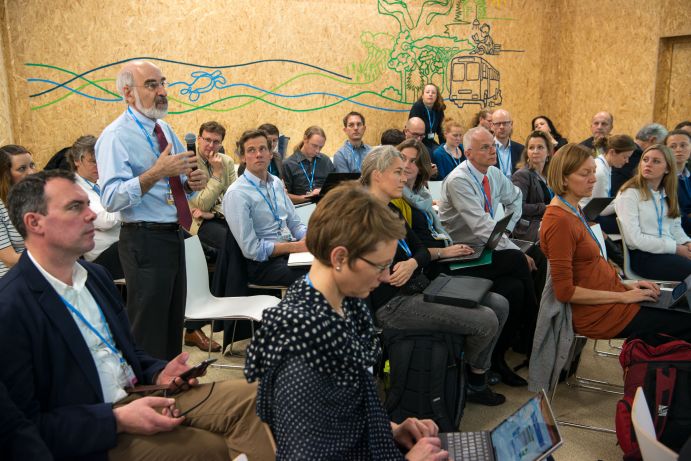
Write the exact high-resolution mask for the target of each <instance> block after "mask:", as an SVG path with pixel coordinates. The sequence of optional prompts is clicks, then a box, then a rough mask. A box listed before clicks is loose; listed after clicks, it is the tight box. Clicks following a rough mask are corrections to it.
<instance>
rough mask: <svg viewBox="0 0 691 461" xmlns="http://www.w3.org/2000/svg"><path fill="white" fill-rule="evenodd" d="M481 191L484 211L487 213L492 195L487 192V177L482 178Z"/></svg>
mask: <svg viewBox="0 0 691 461" xmlns="http://www.w3.org/2000/svg"><path fill="white" fill-rule="evenodd" d="M482 189H483V190H484V191H485V211H489V209H490V207H491V206H492V193H491V191H490V190H489V179H487V175H485V176H483V177H482Z"/></svg>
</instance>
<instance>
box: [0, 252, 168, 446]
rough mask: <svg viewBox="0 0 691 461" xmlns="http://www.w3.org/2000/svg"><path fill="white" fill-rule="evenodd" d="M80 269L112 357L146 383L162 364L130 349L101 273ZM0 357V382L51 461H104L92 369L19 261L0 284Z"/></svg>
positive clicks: (60, 313) (109, 441)
mask: <svg viewBox="0 0 691 461" xmlns="http://www.w3.org/2000/svg"><path fill="white" fill-rule="evenodd" d="M79 263H80V264H82V266H84V267H85V268H86V270H87V271H88V273H89V275H88V278H87V282H86V286H87V288H88V290H89V292H90V293H91V294H92V296H93V297H94V299H95V300H96V302H97V303H98V305H99V306H101V309H102V311H103V314H104V316H105V318H106V321H107V322H108V325H109V327H110V330H111V333H112V335H113V339H114V340H115V342H116V344H117V347H118V349H120V351H122V354H123V356H124V357H125V359H126V360H127V362H128V363H129V364H130V365H131V366H132V369H133V370H134V373H135V374H136V376H137V379H138V380H139V383H140V384H148V383H151V382H152V381H153V378H154V376H155V375H156V374H157V373H158V372H159V371H160V370H161V369H162V368H163V367H164V366H165V365H166V362H165V361H162V360H158V359H154V358H153V357H150V356H149V355H147V354H146V353H145V352H143V351H142V350H140V349H137V347H136V346H135V344H134V338H133V337H132V333H131V331H130V324H129V320H128V318H127V314H126V312H125V309H124V307H123V304H122V299H121V298H120V295H119V294H118V292H117V290H116V288H115V286H114V285H113V281H112V280H111V278H110V276H109V274H108V273H107V271H106V270H105V269H103V268H102V267H101V266H98V265H95V264H91V263H88V262H85V261H79ZM0 350H2V351H5V354H6V359H7V360H6V361H5V363H4V364H3V366H2V367H0V380H2V381H3V382H4V383H5V385H6V386H7V389H8V391H9V393H10V396H11V397H12V400H13V401H14V402H15V404H16V405H17V406H18V407H19V408H20V409H21V410H22V411H23V412H24V413H25V414H26V415H27V417H28V418H29V419H31V420H33V421H34V422H35V423H36V425H37V426H38V428H39V432H40V434H41V437H43V439H44V441H45V442H46V444H47V445H48V447H49V448H50V450H51V451H52V453H53V455H54V456H55V458H56V459H79V460H107V458H108V450H109V449H111V448H113V447H114V446H115V444H116V440H117V434H116V424H115V416H114V415H113V409H112V404H110V403H104V402H103V392H102V390H101V384H100V381H99V377H98V372H97V371H96V365H95V363H94V361H93V358H92V357H91V353H90V352H89V349H88V348H87V346H86V343H85V342H84V339H83V337H82V334H81V332H80V330H79V328H78V326H77V324H76V323H75V321H74V319H73V317H72V315H71V314H70V313H69V311H68V310H67V308H66V307H65V305H64V304H63V302H62V300H61V299H60V297H59V296H58V294H57V292H56V291H55V290H54V289H53V287H52V286H51V285H50V283H48V281H47V280H46V278H45V277H44V276H43V275H42V274H41V273H40V272H39V270H38V269H37V268H36V266H35V265H34V264H33V262H32V261H31V259H30V258H29V257H28V255H27V254H26V253H24V254H22V256H21V257H20V258H19V262H18V263H17V265H16V266H14V267H13V268H12V269H11V270H10V271H9V272H8V273H7V274H6V275H5V276H4V277H3V278H2V279H0Z"/></svg>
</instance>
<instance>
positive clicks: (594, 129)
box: [590, 111, 614, 139]
mask: <svg viewBox="0 0 691 461" xmlns="http://www.w3.org/2000/svg"><path fill="white" fill-rule="evenodd" d="M613 127H614V117H613V116H612V114H610V113H609V112H606V111H602V112H598V113H597V114H595V115H593V119H592V121H591V122H590V132H591V133H592V135H593V138H594V139H599V138H604V137H606V136H609V134H610V133H611V132H612V128H613Z"/></svg>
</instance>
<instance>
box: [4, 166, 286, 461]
mask: <svg viewBox="0 0 691 461" xmlns="http://www.w3.org/2000/svg"><path fill="white" fill-rule="evenodd" d="M8 208H9V213H10V218H11V219H12V221H13V224H14V225H15V227H16V228H17V230H18V231H19V233H20V234H21V235H22V237H24V240H25V243H26V250H27V251H25V252H24V253H23V254H22V256H21V258H20V260H19V262H18V263H17V264H16V265H15V266H14V267H13V268H12V270H11V271H10V272H8V273H7V275H5V277H3V278H2V280H0V349H1V350H3V351H11V355H9V356H8V357H7V360H6V361H5V363H4V364H3V366H2V367H0V380H2V382H4V383H5V385H6V386H7V389H8V391H9V394H10V397H11V398H12V400H13V401H14V403H15V404H16V405H17V407H19V409H20V410H22V411H23V412H24V414H25V415H26V416H27V417H28V418H29V419H30V420H32V421H33V422H34V423H35V424H36V425H37V426H38V429H39V432H40V434H41V437H43V439H44V441H45V443H46V445H47V446H48V447H49V449H50V450H51V452H52V454H53V456H54V457H55V458H56V459H79V460H87V459H88V460H105V459H123V460H125V459H126V460H135V459H175V458H179V457H184V458H185V459H217V458H225V459H228V458H231V457H233V456H236V455H237V454H239V453H242V452H244V453H247V454H248V455H251V456H250V457H251V458H252V459H273V451H272V448H271V440H270V437H269V435H268V433H267V432H266V429H265V427H264V425H263V423H261V421H260V420H259V419H258V417H257V416H256V414H255V410H254V407H255V405H256V389H255V388H253V387H252V386H249V385H248V384H247V383H245V382H244V381H236V382H231V381H225V382H218V383H212V384H203V385H197V384H198V383H197V382H196V380H195V379H192V380H189V382H187V383H185V382H183V380H182V379H181V378H180V375H181V374H182V373H183V372H185V371H187V370H188V369H189V367H188V366H187V364H186V361H187V357H188V354H187V353H182V354H180V355H179V356H177V357H176V358H174V359H173V360H171V361H170V362H168V363H166V362H164V361H161V360H157V359H155V358H153V357H151V356H149V355H147V354H146V353H145V352H144V351H142V350H141V349H138V348H137V346H136V345H135V344H134V340H133V337H132V334H131V331H130V325H129V321H128V319H127V315H126V313H125V310H124V308H123V305H122V301H121V299H120V298H119V295H118V292H117V290H116V289H115V286H114V285H113V283H112V281H111V280H110V277H109V275H108V273H107V271H106V270H104V269H103V268H102V267H100V266H98V265H95V264H91V263H88V262H85V261H78V258H79V256H80V255H81V254H83V253H84V252H86V251H89V250H90V249H91V248H93V245H94V242H93V236H94V226H93V221H94V219H95V217H96V215H95V214H94V213H93V212H92V211H91V210H90V209H89V206H88V197H87V195H86V193H85V192H84V190H83V189H82V188H81V187H79V186H78V185H77V184H76V183H75V178H74V176H73V175H72V173H68V172H65V171H61V170H56V171H49V172H41V173H37V174H35V175H31V176H29V177H27V178H26V179H24V180H23V181H21V182H20V183H18V184H17V185H16V186H15V188H13V190H12V192H11V193H10V196H9V199H8ZM134 385H156V387H161V388H166V390H165V391H162V390H161V391H159V392H160V393H159V394H158V395H163V396H148V397H145V396H144V394H143V393H134V392H129V391H131V390H132V387H133V386H134ZM134 390H136V389H134ZM174 390H181V391H182V392H181V393H179V394H177V395H175V396H174V397H175V398H170V397H166V395H170V392H171V391H174ZM182 411H189V413H188V414H187V415H184V416H183V413H182ZM252 456H254V457H252Z"/></svg>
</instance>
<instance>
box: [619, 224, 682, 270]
mask: <svg viewBox="0 0 691 461" xmlns="http://www.w3.org/2000/svg"><path fill="white" fill-rule="evenodd" d="M617 226H619V230H620V232H621V247H622V253H624V267H622V269H624V276H625V277H626V278H627V279H628V280H649V281H651V282H656V283H665V282H669V281H668V280H654V279H647V278H645V277H641V276H640V275H638V274H636V273H635V272H634V271H633V270H631V259H630V258H629V247H628V246H627V245H626V234H625V233H624V226H622V224H621V221H620V220H619V218H617Z"/></svg>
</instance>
